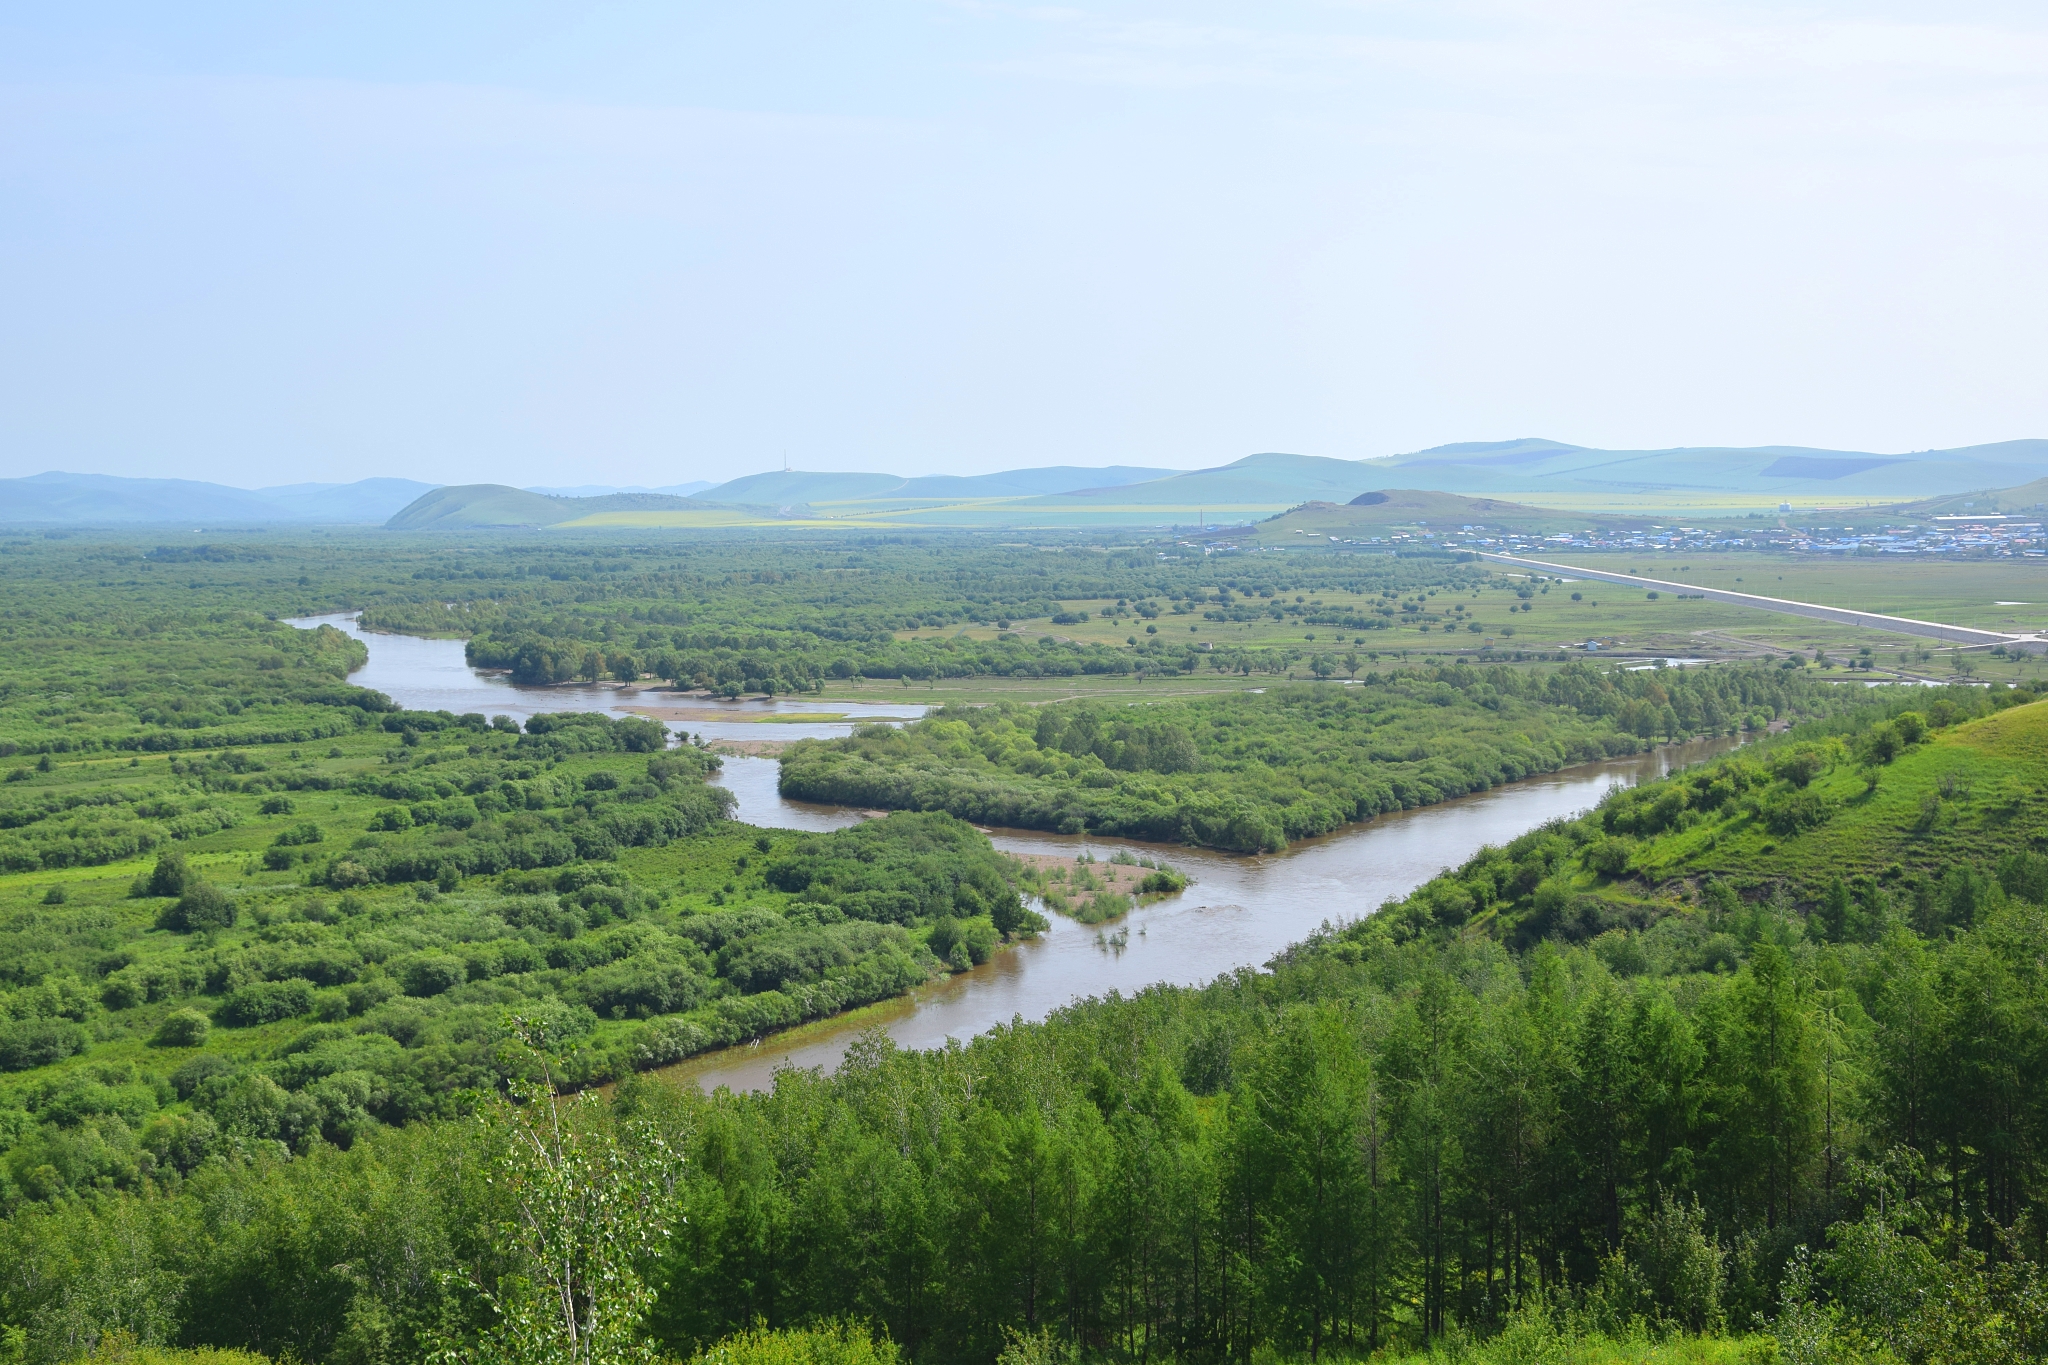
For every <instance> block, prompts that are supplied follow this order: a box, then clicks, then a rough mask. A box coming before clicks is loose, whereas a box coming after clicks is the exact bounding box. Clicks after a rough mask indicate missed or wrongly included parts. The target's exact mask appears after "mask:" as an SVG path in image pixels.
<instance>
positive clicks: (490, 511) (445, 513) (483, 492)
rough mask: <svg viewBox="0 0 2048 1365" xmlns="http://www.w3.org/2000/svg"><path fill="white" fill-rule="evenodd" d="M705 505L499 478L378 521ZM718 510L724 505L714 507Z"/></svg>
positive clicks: (461, 524) (418, 523)
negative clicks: (557, 492) (590, 494)
mask: <svg viewBox="0 0 2048 1365" xmlns="http://www.w3.org/2000/svg"><path fill="white" fill-rule="evenodd" d="M710 509H711V505H710V504H707V503H703V502H700V501H698V500H697V499H695V498H676V497H670V496H669V495H667V494H665V493H608V494H605V495H604V496H602V497H595V498H558V497H553V496H550V495H549V494H546V493H529V492H528V491H527V490H525V489H523V488H512V487H509V486H507V485H505V484H501V483H471V484H459V485H456V486H454V487H451V488H436V489H435V490H434V491H433V492H431V493H428V494H425V495H424V496H422V497H420V498H417V499H415V500H414V501H413V502H411V503H409V504H407V505H406V506H405V507H404V508H403V509H401V510H400V511H399V513H398V515H396V516H394V517H392V518H391V520H389V521H387V522H385V523H384V528H385V529H386V530H389V531H455V530H471V529H479V528H488V527H500V526H502V527H515V526H559V525H561V524H562V523H563V522H567V521H576V520H579V519H580V518H583V517H588V516H592V515H594V514H596V513H600V512H694V511H703V510H710ZM715 510H718V511H730V510H731V509H730V508H729V507H718V508H716V509H715Z"/></svg>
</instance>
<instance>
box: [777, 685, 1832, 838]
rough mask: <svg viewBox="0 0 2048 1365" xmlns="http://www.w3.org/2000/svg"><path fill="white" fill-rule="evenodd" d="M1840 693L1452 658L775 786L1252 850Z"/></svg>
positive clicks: (794, 769)
mask: <svg viewBox="0 0 2048 1365" xmlns="http://www.w3.org/2000/svg"><path fill="white" fill-rule="evenodd" d="M1849 700H1851V699H1845V698H1844V697H1843V696H1842V694H1840V693H1839V692H1838V691H1833V690H1830V689H1828V688H1826V687H1825V685H1823V684H1819V683H1808V682H1804V681H1802V680H1798V679H1792V678H1788V677H1787V676H1786V675H1784V674H1783V673H1782V672H1780V671H1778V670H1775V669H1764V668H1756V667H1733V666H1721V667H1715V668H1706V669H1698V670H1689V671H1686V672H1683V673H1678V672H1666V673H1651V672H1641V673H1630V672H1602V671H1600V670H1598V669H1595V668H1592V667H1590V666H1587V665H1583V664H1576V665H1569V666H1567V667H1565V668H1562V669H1559V670H1556V671H1555V672H1553V673H1550V674H1547V675H1540V676H1539V675H1531V674H1526V673H1517V672H1514V671H1512V670H1509V669H1506V668H1499V667H1495V668H1487V669H1477V668H1472V667H1468V666H1464V665H1456V666H1450V667H1442V668H1429V669H1415V670H1397V671H1393V672H1390V673H1384V674H1382V673H1379V672H1373V673H1369V674H1368V675H1367V676H1366V677H1365V679H1364V680H1363V683H1362V685H1360V686H1357V687H1346V688H1343V689H1341V690H1338V689H1335V688H1326V687H1310V686H1296V687H1288V688H1276V689H1273V690H1271V691H1269V692H1266V693H1263V694H1241V695H1233V696H1228V697H1214V698H1196V699H1189V700H1184V701H1173V702H1165V703H1160V704H1157V705H1153V706H1149V707H1146V708H1144V709H1143V710H1141V711H1139V710H1133V709H1131V708H1127V707H1119V708H1113V709H1105V708H1102V707H1100V706H1097V705H1093V704H1089V703H1071V704H1066V705H1058V706H1047V707H1042V708H1037V709H1033V708H1029V707H1022V706H1018V705H1015V704H998V705H994V706H984V707H949V708H947V709H945V710H943V711H941V712H939V713H938V714H937V715H935V716H932V717H928V718H927V719H925V720H923V721H920V722H918V723H916V724H914V725H910V726H906V727H903V728H901V729H895V728H891V727H885V726H863V727H860V728H858V729H857V730H856V731H855V733H854V734H853V735H852V736H851V737H850V738H847V739H844V740H824V741H818V740H813V741H804V742H802V743H799V744H796V745H793V746H791V748H790V750H789V751H788V752H787V753H786V754H785V755H784V758H783V762H782V778H781V784H782V790H783V792H784V793H785V794H786V795H790V796H795V797H801V798H803V799H806V800H814V801H834V802H839V803H843V804H851V805H865V806H880V807H884V808H893V809H919V810H931V809H939V810H948V811H951V812H953V813H954V814H956V815H960V816H962V817H963V818H966V819H970V820H974V821H977V822H981V823H988V824H998V825H1010V826H1017V827H1022V828H1029V829H1051V830H1059V831H1061V832H1067V833H1072V832H1079V831H1081V830H1094V831H1099V832H1102V833H1106V834H1118V835H1125V836H1128V837H1133V838H1141V839H1150V840H1158V841H1178V842H1184V843H1191V844H1201V845H1206V846H1209V847H1214V848H1223V849H1229V850H1233V851H1239V852H1253V851H1257V850H1260V849H1278V848H1282V847H1285V846H1286V845H1287V844H1288V843H1289V842H1291V841H1293V840H1296V839H1300V838H1305V837H1308V836H1311V835H1316V834H1325V833H1328V832H1329V831H1331V830H1333V829H1336V828H1338V827H1339V826H1341V825H1343V824H1346V823H1349V822H1351V821H1355V820H1364V819H1370V818H1371V817H1373V816H1375V815H1379V814H1383V813H1385V812H1388V811H1394V810H1402V809H1408V808H1412V807H1414V806H1418V805H1429V804H1433V803H1435V802H1437V801H1441V800H1444V799H1446V798H1449V797H1453V796H1461V795H1464V794H1466V793H1468V792H1472V791H1481V790H1485V789H1487V788H1489V787H1492V786H1496V785H1498V784H1500V783H1502V782H1509V781H1513V780H1516V779H1518V778H1521V777H1526V776H1528V775H1530V774H1531V773H1539V772H1549V771H1552V770H1554V769H1557V768H1560V767H1563V766H1565V765H1567V764H1570V763H1574V762H1581V761H1585V760H1587V759H1594V758H1604V757H1609V756H1612V755H1615V754H1624V753H1632V752H1635V751H1636V750H1637V749H1638V748H1640V747H1641V746H1642V745H1643V744H1644V743H1646V742H1649V741H1652V740H1655V739H1660V738H1661V739H1677V738H1684V737H1689V736H1691V735H1694V734H1699V733H1708V734H1719V733H1727V732H1730V731H1732V730H1734V729H1736V728H1738V727H1740V726H1743V725H1746V724H1755V723H1758V721H1759V719H1764V720H1767V719H1770V718H1773V717H1777V716H1779V715H1782V714H1805V715H1811V714H1819V713H1824V712H1826V711H1828V710H1829V709H1831V708H1834V707H1838V706H1842V705H1845V704H1848V702H1849ZM1853 700H1855V701H1859V702H1860V701H1861V698H1856V699H1853Z"/></svg>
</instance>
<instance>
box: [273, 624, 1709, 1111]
mask: <svg viewBox="0 0 2048 1365" xmlns="http://www.w3.org/2000/svg"><path fill="white" fill-rule="evenodd" d="M323 619H326V620H328V621H329V622H330V623H332V624H336V625H343V624H344V623H343V621H341V620H337V619H335V618H323ZM315 623H316V622H294V624H315ZM344 628H346V629H349V631H350V633H351V634H356V633H357V632H356V631H355V630H354V629H353V623H352V622H349V623H347V624H346V625H344ZM360 638H361V639H363V641H364V642H365V643H366V644H368V645H369V647H370V662H369V664H368V666H366V667H365V668H363V669H360V670H358V671H357V672H356V673H355V674H354V675H352V676H351V678H350V681H351V682H356V683H360V684H361V685H363V686H366V687H374V688H377V689H378V690H379V691H381V692H384V693H386V694H387V695H389V696H390V697H391V698H392V699H393V700H394V701H397V702H398V703H399V704H400V705H403V706H407V707H416V708H424V709H430V710H431V709H445V710H450V711H455V712H458V713H460V712H464V711H482V712H484V713H485V714H494V713H499V712H502V713H505V714H512V715H531V714H533V713H534V712H536V711H567V710H574V709H590V710H603V711H610V712H614V713H618V712H619V711H620V710H621V709H622V708H623V707H625V706H631V705H642V704H645V703H646V701H648V700H651V699H652V698H651V694H648V693H644V692H643V693H641V694H640V695H639V696H635V695H632V690H631V689H624V688H617V689H615V688H606V687H569V688H518V687H514V686H512V685H511V684H510V683H507V682H505V681H504V680H503V679H501V678H497V677H494V676H492V675H489V674H483V673H478V672H477V671H476V670H474V669H471V668H469V667H468V665H467V664H466V663H465V662H464V661H463V655H462V643H461V642H460V641H450V640H417V639H413V638H411V637H407V636H396V635H378V634H364V635H361V636H360ZM778 704H779V705H780V706H781V707H784V708H786V709H787V710H790V711H802V710H812V711H816V710H823V709H832V710H839V709H842V708H841V707H840V706H839V705H838V704H833V705H831V706H830V707H829V708H828V707H826V706H824V705H821V704H820V703H818V702H815V701H808V700H804V699H792V700H785V701H781V702H780V703H770V705H778ZM863 709H865V708H863ZM892 709H894V708H892ZM902 709H907V708H902ZM875 710H877V711H882V710H884V708H875ZM727 724H728V725H730V728H731V730H732V731H738V732H741V733H740V734H731V735H729V736H722V735H720V734H719V733H716V732H714V733H713V734H711V735H710V736H709V737H711V738H719V737H731V738H740V737H742V734H744V735H753V736H758V735H760V734H761V733H762V731H763V729H765V728H768V727H765V726H762V725H759V724H758V723H750V722H728V723H727ZM683 728H688V729H691V730H692V732H693V733H694V732H696V731H697V730H700V729H710V728H711V725H710V724H700V725H698V726H688V727H683ZM725 728H726V727H725V726H724V725H720V726H718V727H717V730H719V731H723V730H725ZM813 728H816V729H818V730H821V731H827V730H828V731H829V732H830V733H835V734H844V733H846V732H847V731H848V730H849V729H850V728H851V727H850V725H846V724H841V725H837V726H831V727H827V726H822V725H820V726H817V727H813V726H810V725H801V724H800V725H789V726H780V725H777V726H774V727H773V729H774V731H776V732H777V734H776V737H777V738H783V737H787V738H790V739H796V738H805V737H808V734H807V733H803V732H808V731H811V730H812V729H813ZM786 731H796V732H799V733H788V734H786V735H785V734H784V733H782V732H786ZM820 737H824V736H822V735H821V736H820ZM1738 743H1739V741H1737V740H1735V739H1706V740H1696V741H1693V742H1691V743H1688V744H1679V745H1671V746H1668V747H1666V748H1662V749H1658V750H1655V751H1653V752H1650V753H1645V754H1637V755H1634V756H1631V757H1628V758H1620V759H1612V760H1609V761H1607V762H1603V763H1589V764H1584V765H1581V766H1579V767H1575V768H1568V769H1565V770H1563V771H1561V772H1556V773H1550V774H1546V775H1544V776H1541V777H1532V778H1527V779H1525V780H1523V781H1521V782H1515V783H1510V784H1508V785H1506V786H1502V787H1496V788H1494V789H1493V790H1491V791H1486V792H1480V793H1477V794H1475V795H1472V796H1465V797H1460V798H1458V799H1456V800H1453V801H1445V802H1443V803H1441V804H1440V805H1435V806H1426V807H1423V808H1420V809H1417V810H1411V811H1403V812H1400V813H1399V814H1395V815H1387V816H1382V817H1380V818H1379V819H1377V820H1372V821H1369V822H1367V823H1365V824H1360V825H1353V826H1350V827H1348V828H1345V829H1342V830H1339V831H1337V832H1336V833H1334V834H1329V835H1325V836H1324V837H1322V838H1319V839H1309V840H1304V841H1303V842H1301V843H1298V844H1295V845H1294V846H1293V847H1291V848H1289V849H1288V850H1287V851H1286V852H1284V853H1278V854H1270V855H1263V856H1259V857H1251V858H1244V857H1235V856H1231V855H1229V854H1222V853H1211V852H1208V851H1206V850H1201V849H1188V848H1181V847H1178V846H1166V845H1147V844H1142V843H1139V842H1136V841H1133V840H1128V839H1104V838H1100V837H1097V836H1092V835H1061V834H1042V833H1038V832H1036V831H1032V830H1008V829H998V830H993V831H991V832H990V837H991V838H992V839H993V840H994V842H995V845H996V847H997V848H1000V849H1004V850H1006V851H1008V852H1011V853H1031V854H1044V855H1052V856H1059V857H1066V858H1075V857H1079V856H1081V855H1083V854H1092V855H1093V856H1094V857H1095V858H1097V859H1099V860H1101V861H1105V862H1106V861H1108V860H1109V859H1110V858H1111V857H1112V856H1113V855H1115V854H1116V853H1117V852H1118V851H1119V850H1123V851H1127V852H1129V853H1131V854H1133V855H1137V856H1148V857H1152V858H1154V859H1155V860H1163V861H1166V862H1169V863H1171V864H1172V865H1173V866H1175V867H1177V868H1179V869H1181V870H1182V871H1183V872H1186V873H1188V874H1189V875H1190V876H1191V877H1192V878H1193V879H1194V883H1193V885H1191V886H1190V887H1189V888H1188V889H1187V890H1186V891H1185V892H1183V893H1182V894H1181V895H1179V896H1175V897H1173V898H1171V899H1168V900H1164V901H1159V902H1156V903H1154V904H1152V905H1149V906H1141V907H1139V908H1138V909H1136V910H1134V911H1132V912H1131V913H1130V914H1129V915H1127V916H1125V917H1124V918H1122V919H1120V920H1114V921H1111V922H1110V923H1107V924H1102V925H1086V926H1084V925H1079V924H1076V923H1074V922H1073V921H1072V920H1068V919H1064V918H1062V917H1060V916H1058V915H1050V916H1048V918H1049V919H1050V920H1051V921H1052V927H1051V929H1050V930H1049V931H1048V932H1046V933H1045V934H1043V935H1041V936H1039V937H1038V938H1037V939H1035V940H1033V941H1031V942H1027V943H1022V944H1018V945H1016V946H1014V947H1011V948H1008V949H1006V950H1004V951H1002V952H999V953H997V954H995V955H994V956H993V957H992V958H991V959H990V960H989V961H988V962H986V963H984V964H983V965H981V966H979V967H977V968H975V969H974V970H973V971H970V972H963V973H961V974H959V975H957V976H951V977H948V978H946V979H944V980H942V981H936V982H933V983H930V984H929V985H926V986H924V987H922V988H920V989H919V990H917V991H915V992H913V993H911V994H910V995H907V996H904V997H902V998H901V999H899V1000H895V1001H890V1002H887V1003H885V1004H882V1005H878V1006H874V1007H871V1008H869V1009H867V1010H863V1011H860V1012H858V1013H857V1014H856V1015H855V1016H853V1017H852V1018H850V1019H847V1020H841V1021H834V1020H824V1021H820V1022H819V1023H816V1024H812V1025H809V1026H806V1027H805V1028H803V1029H799V1030H796V1031H794V1032H793V1033H791V1034H789V1035H781V1036H777V1037H770V1038H767V1039H764V1040H762V1041H760V1042H758V1043H754V1044H746V1045H742V1046H739V1047H734V1048H726V1049H723V1050H721V1051H718V1052H711V1053H706V1054H704V1055H703V1056H700V1057H695V1058H692V1059H691V1060H689V1061H687V1062H683V1063H680V1064H678V1065H677V1066H674V1067H670V1068H668V1069H667V1070H666V1072H665V1073H664V1074H666V1075H668V1076H670V1077H673V1078H675V1079H678V1080H689V1081H692V1082H694V1083H696V1084H698V1085H700V1086H702V1087H704V1088H705V1089H707V1090H708V1089H712V1088H715V1087H717V1086H721V1085H723V1086H730V1087H732V1088H733V1089H735V1090H758V1089H765V1088H767V1087H768V1086H770V1085H771V1084H773V1081H774V1074H775V1072H776V1071H777V1070H778V1069H779V1068H781V1067H784V1066H795V1067H823V1068H826V1069H828V1070H829V1069H832V1068H834V1067H836V1066H837V1065H838V1063H839V1060H840V1058H841V1057H842V1056H843V1055H844V1053H845V1051H846V1047H847V1045H848V1044H849V1043H851V1042H852V1041H853V1039H854V1038H856V1037H857V1036H859V1034H861V1033H862V1032H864V1031H865V1030H867V1029H870V1028H875V1027H880V1028H882V1029H885V1030H886V1031H887V1032H888V1034H889V1035H890V1036H891V1037H892V1038H894V1039H895V1041H896V1043H897V1044H898V1045H899V1046H902V1047H915V1048H924V1047H937V1046H941V1045H943V1044H944V1043H945V1042H946V1041H947V1040H948V1039H957V1040H960V1041H965V1040H966V1039H968V1038H970V1037H972V1036H974V1035H975V1034H977V1033H981V1032H983V1031H985V1030H987V1029H989V1028H991V1027H994V1026H995V1025H998V1024H1006V1023H1009V1022H1011V1021H1012V1020H1016V1019H1024V1020H1037V1019H1043V1018H1045V1017H1046V1015H1048V1014H1050V1013H1051V1012H1052V1011H1054V1010H1056V1009H1059V1008H1060V1007H1062V1006H1064V1005H1067V1004H1069V1003H1071V1002H1072V1001H1074V1000H1076V999H1081V998H1084V997H1088V996H1096V995H1104V994H1107V993H1108V992H1110V991H1121V992H1124V993H1125V994H1129V993H1131V992H1133V991H1137V990H1142V989H1143V988H1144V987H1146V986H1148V985H1152V984H1154V983H1157V982H1168V983H1173V984H1177V985H1199V984H1201V983H1203V982H1207V981H1212V980H1214V979H1215V978H1216V977H1218V976H1221V975H1224V974H1226V973H1229V972H1233V971H1236V970H1237V969H1239V968H1241V967H1246V966H1250V967H1258V966H1262V965H1264V964H1265V963H1266V962H1268V961H1269V960H1271V959H1272V957H1273V956H1274V955H1275V954H1276V953H1278V952H1280V950H1281V949H1283V948H1285V947H1286V946H1287V945H1288V944H1290V943H1297V942H1299V941H1300V940H1302V939H1303V938H1305V937H1307V936H1308V935H1309V934H1311V933H1313V932H1314V931H1315V930H1316V929H1317V928H1318V927H1320V926H1321V925H1323V924H1325V923H1337V922H1341V921H1345V920H1351V919H1357V918H1359V917H1360V916H1363V915H1369V914H1371V913H1372V912H1373V911H1374V910H1376V909H1378V908H1379V907H1380V906H1381V905H1382V904H1384V903H1385V902H1387V901H1388V900H1393V899H1398V898H1399V897H1401V896H1404V895H1406V894H1407V893H1408V892H1409V891H1411V890H1413V889H1414V888H1415V887H1417V886H1419V885H1421V884H1422V883H1423V882H1425V881H1427V880H1429V878H1431V877H1433V876H1435V875H1436V874H1437V873H1438V872H1440V871H1442V870H1444V869H1445V868H1448V867H1455V866H1457V865H1458V864H1459V863H1462V862H1463V861H1465V859H1467V858H1469V857H1471V856H1472V854H1474V853H1476V852H1478V851H1479V850H1480V849H1481V848H1483V847H1485V846H1486V845H1488V844H1500V843H1505V842H1506V841H1508V840H1509V839H1512V838H1514V837H1515V836H1517V835H1519V834H1522V833H1524V832H1526V831H1528V830H1531V829H1534V828H1536V827H1537V826H1539V825H1541V824H1543V823H1545V822H1546V821H1549V820H1553V819H1556V818H1558V817H1560V816H1568V815H1574V814H1577V813H1578V812H1580V811H1583V810H1586V809H1588V808H1590V807H1591V806H1593V805H1595V804H1596V803H1598V801H1599V800H1600V798H1601V797H1602V796H1604V795H1605V794H1606V793H1607V792H1608V791H1610V790H1612V789H1613V788H1615V787H1621V786H1633V785H1634V784H1636V783H1638V782H1643V781H1648V780H1651V779H1654V778H1657V777H1661V776H1663V775H1664V774H1666V773H1668V772H1670V771H1672V770H1673V769H1675V768H1679V767H1683V766H1686V765H1688V764H1692V763H1697V762H1700V761H1702V760H1704V759H1708V758H1712V757H1714V756H1716V755H1718V754H1723V753H1726V752H1728V751H1729V750H1730V749H1733V748H1735V747H1736V746H1737V744H1738ZM776 776H777V765H776V763H775V760H773V759H770V758H751V757H730V758H727V759H726V761H725V769H724V771H723V773H722V774H721V775H720V777H719V778H718V781H719V782H720V783H721V784H722V785H724V786H725V787H727V788H729V789H730V790H731V791H732V793H733V795H734V797H735V798H736V800H737V807H736V809H735V811H734V815H735V817H736V818H737V819H740V820H743V821H745V822H747V823H748V824H752V825H760V826H763V827H766V828H781V829H802V830H818V831H822V830H831V829H841V828H844V827H846V826H848V825H853V824H857V823H859V822H860V820H861V819H862V818H863V817H862V816H861V815H860V814H859V813H858V812H855V811H852V810H849V809H845V808H842V807H836V806H824V805H814V804H811V803H808V802H800V801H790V800H787V799H785V798H784V797H783V796H782V795H781V794H780V793H779V792H777V790H776Z"/></svg>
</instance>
